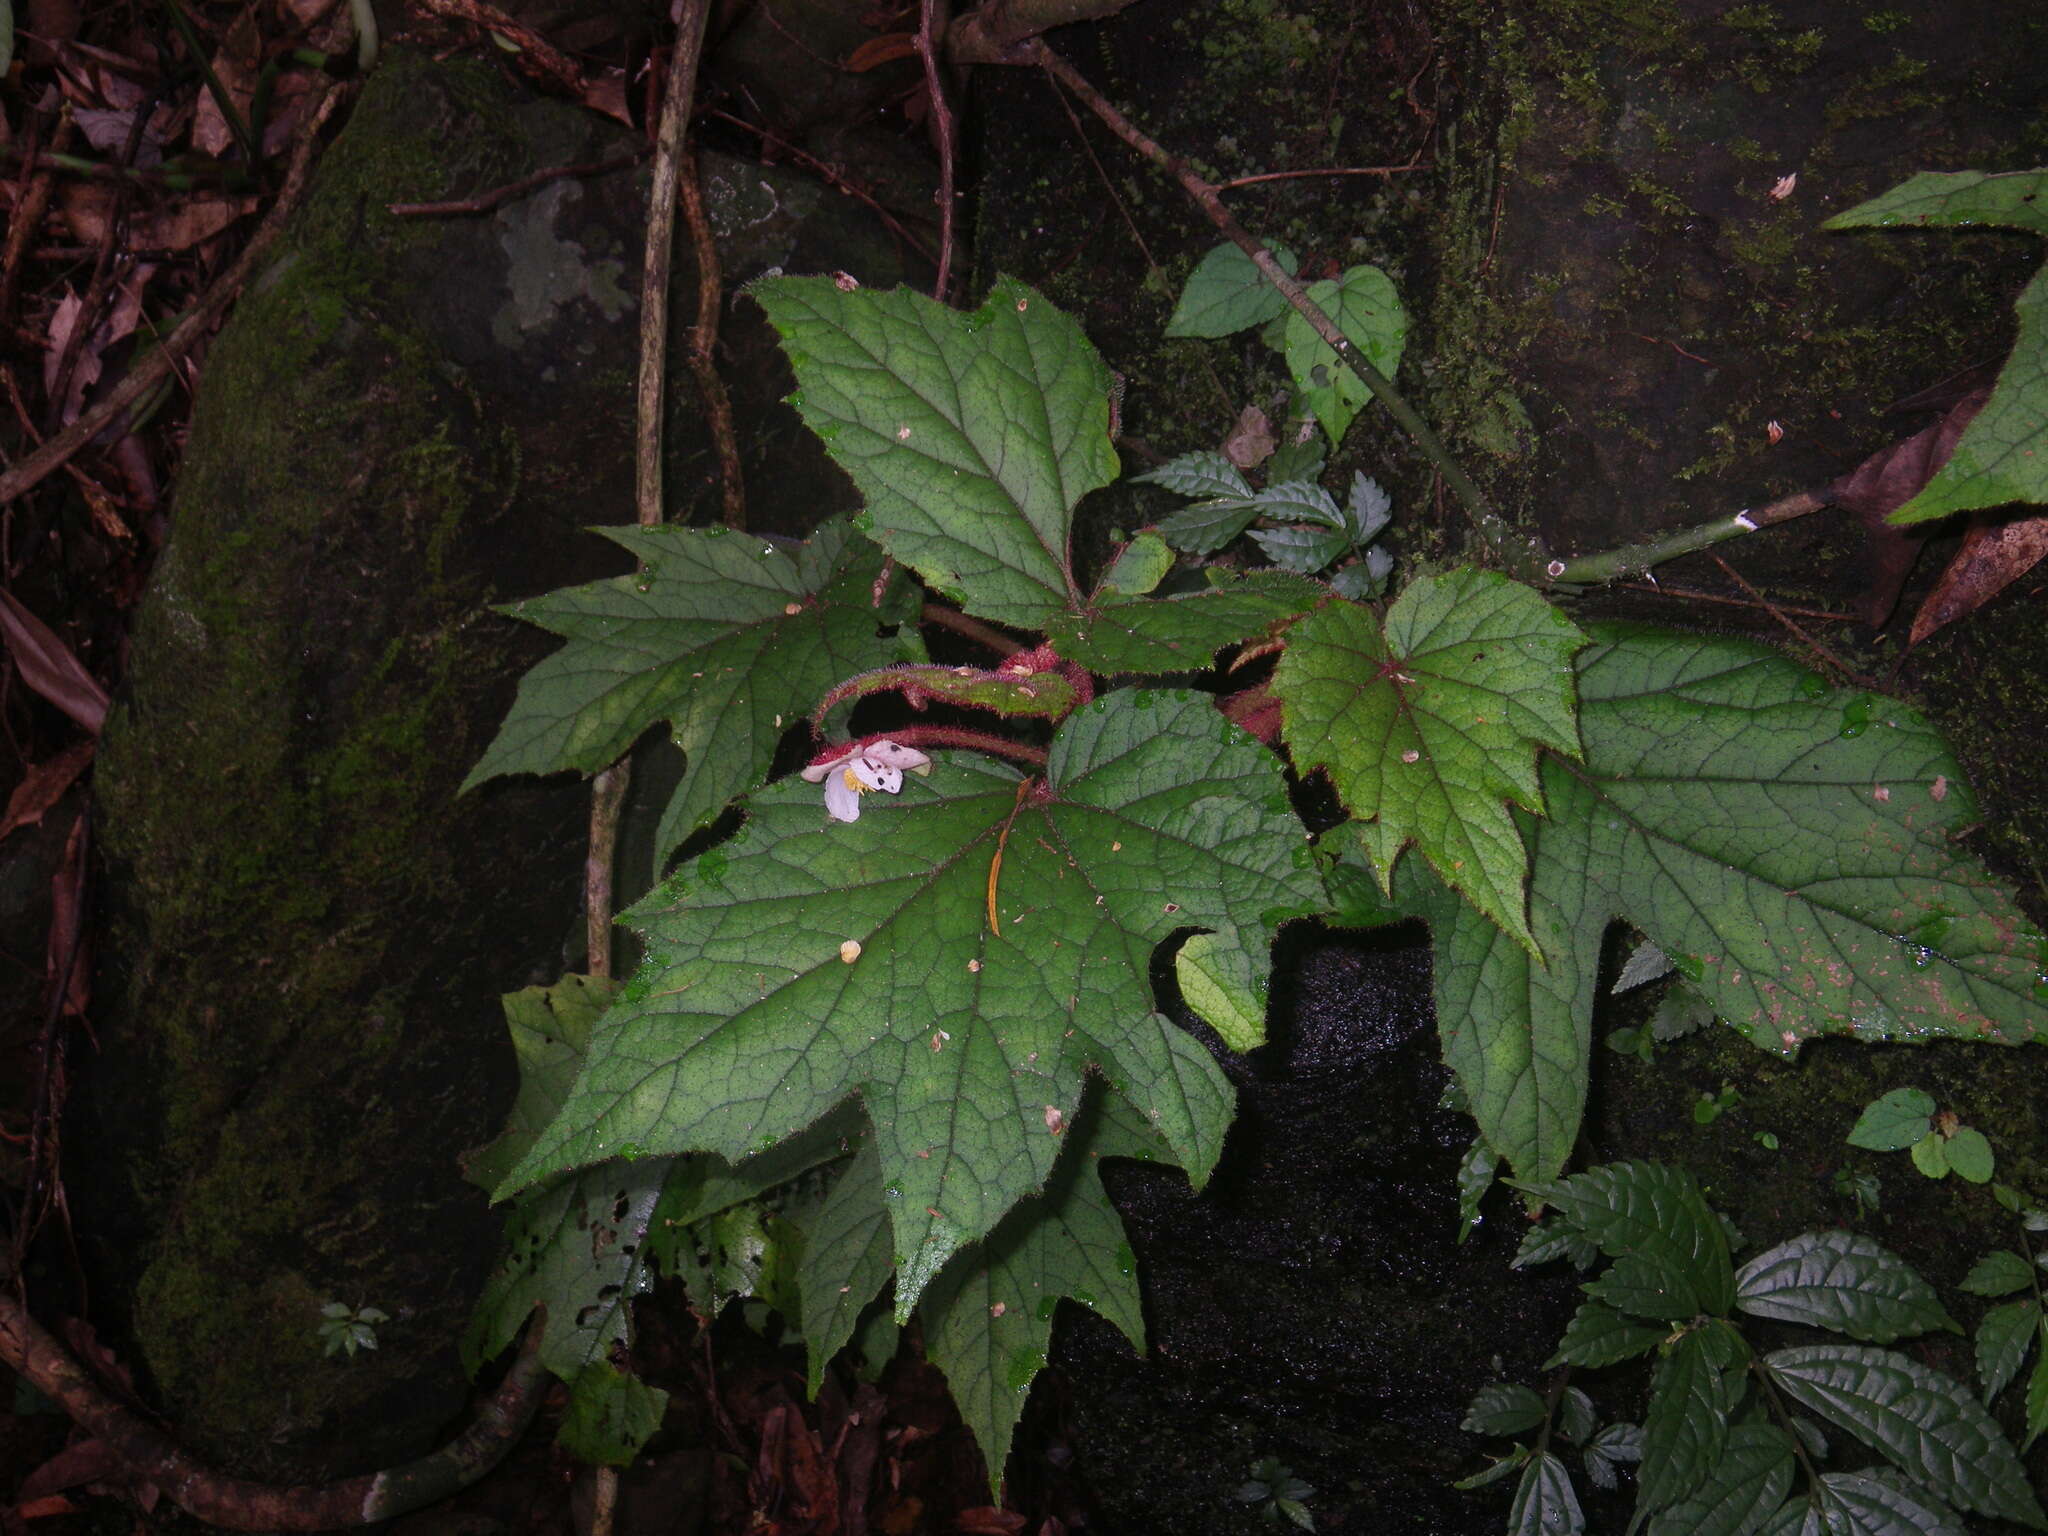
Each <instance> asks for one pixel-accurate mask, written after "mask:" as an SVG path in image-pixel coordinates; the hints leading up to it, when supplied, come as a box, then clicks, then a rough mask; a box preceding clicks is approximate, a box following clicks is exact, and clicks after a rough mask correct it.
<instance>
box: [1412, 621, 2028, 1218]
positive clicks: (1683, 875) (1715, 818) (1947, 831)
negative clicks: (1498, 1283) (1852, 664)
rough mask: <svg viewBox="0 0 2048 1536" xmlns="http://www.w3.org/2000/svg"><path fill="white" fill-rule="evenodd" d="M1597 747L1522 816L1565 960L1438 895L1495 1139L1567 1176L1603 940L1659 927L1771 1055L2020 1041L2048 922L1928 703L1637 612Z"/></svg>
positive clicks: (1552, 774)
mask: <svg viewBox="0 0 2048 1536" xmlns="http://www.w3.org/2000/svg"><path fill="white" fill-rule="evenodd" d="M1578 666H1579V676H1580V693H1579V728H1580V732H1581V735H1582V738H1583V740H1584V743H1585V759H1584V762H1583V763H1582V764H1574V763H1567V762H1565V761H1563V760H1562V759H1559V758H1556V757H1551V758H1548V759H1547V760H1546V761H1545V763H1544V766H1543V788H1544V793H1545V798H1546V800H1547V803H1548V809H1549V815H1548V816H1547V817H1544V818H1541V819H1539V818H1536V817H1533V816H1527V815H1522V814H1520V813H1518V821H1519V824H1520V830H1521V833H1522V836H1523V838H1524V839H1525V840H1526V844H1527V848H1528V853H1529V859H1530V864H1531V874H1530V882H1529V914H1530V923H1531V930H1532V933H1533V935H1534V937H1535V938H1536V940H1537V944H1538V947H1539V949H1540V951H1541V955H1542V960H1543V964H1542V965H1540V966H1539V965H1536V964H1534V963H1532V962H1530V961H1529V960H1528V958H1527V957H1526V956H1525V955H1521V954H1518V953H1516V952H1515V950H1514V948H1513V947H1512V946H1509V945H1508V944H1506V943H1505V942H1504V940H1503V938H1502V935H1501V933H1500V931H1499V930H1498V929H1497V928H1495V926H1494V925H1493V924H1492V923H1491V922H1489V921H1487V920H1485V919H1484V918H1481V917H1479V916H1478V915H1477V914H1476V913H1472V912H1469V911H1466V910H1463V909H1462V907H1461V904H1457V903H1452V902H1449V901H1448V900H1433V899H1432V898H1431V897H1430V896H1429V895H1428V893H1427V891H1426V890H1423V891H1422V894H1420V895H1417V896H1415V897H1414V898H1413V899H1412V900H1411V901H1410V903H1409V905H1410V906H1411V907H1413V908H1415V909H1417V910H1420V911H1422V912H1423V913H1424V914H1425V915H1427V916H1428V917H1429V918H1430V920H1431V923H1432V926H1433V928H1434V936H1435V940H1436V945H1437V962H1436V998H1437V1014H1438V1021H1439V1028H1440V1029H1441V1030H1442V1032H1443V1037H1444V1051H1445V1058H1446V1060H1447V1061H1448V1062H1449V1064H1450V1065H1451V1066H1452V1068H1453V1069H1454V1070H1455V1071H1456V1072H1457V1074H1458V1077H1459V1081H1460V1082H1461V1083H1462V1084H1463V1085H1464V1086H1465V1088H1466V1090H1467V1093H1468V1095H1469V1097H1470V1100H1471V1104H1472V1112H1473V1114H1474V1116H1475V1118H1477V1120H1478V1121H1479V1125H1480V1130H1481V1133H1482V1134H1483V1135H1484V1136H1485V1137H1486V1139H1487V1141H1488V1143H1489V1145H1491V1146H1492V1147H1493V1148H1494V1150H1495V1151H1496V1152H1498V1153H1500V1155H1502V1156H1503V1157H1505V1158H1507V1159H1508V1160H1509V1161H1510V1162H1512V1163H1513V1164H1514V1166H1515V1168H1516V1170H1517V1171H1518V1172H1519V1173H1520V1174H1521V1175H1522V1176H1523V1177H1525V1178H1532V1177H1533V1178H1543V1177H1548V1176H1551V1175H1554V1174H1555V1173H1556V1172H1557V1171H1558V1170H1559V1169H1561V1168H1562V1167H1563V1166H1564V1162H1565V1160H1566V1158H1567V1157H1568V1156H1569V1154H1570V1151H1571V1146H1572V1142H1573V1140H1574V1139H1575V1137H1576V1135H1577V1130H1578V1124H1579V1117H1580V1115H1581V1113H1582V1111H1583V1107H1584V1096H1585V1084H1586V1075H1587V1073H1588V1071H1589V1070H1590V1031H1591V1019H1592V1008H1593V1003H1594V996H1595V986H1594V983H1595V980H1596V978H1597V972H1598V966H1599V959H1600V951H1601V943H1602V939H1603V937H1604V935H1605V933H1606V930H1607V928H1608V926H1609V924H1610V922H1611V920H1613V919H1615V918H1623V919H1625V920H1627V921H1628V922H1629V923H1631V924H1633V925H1635V926H1636V927H1637V928H1640V929H1641V930H1642V931H1643V932H1644V933H1645V934H1646V935H1648V937H1649V938H1650V939H1651V941H1653V942H1654V943H1655V944H1656V945H1657V947H1658V948H1659V949H1660V950H1662V951H1663V952H1664V953H1665V954H1666V955H1668V956H1670V957H1671V958H1672V960H1673V961H1674V963H1675V965H1676V967H1677V969H1678V970H1679V971H1680V972H1681V973H1682V974H1683V975H1684V976H1685V978H1686V980H1687V981H1688V983H1689V984H1690V985H1691V986H1692V987H1693V988H1694V989H1695V990H1696V991H1697V992H1698V994H1699V995H1700V996H1701V997H1702V998H1703V999H1704V1001H1705V1002H1706V1004H1707V1005H1708V1006H1710V1007H1711V1008H1712V1009H1713V1011H1714V1013H1715V1014H1717V1015H1718V1016H1719V1017H1720V1018H1722V1019H1724V1020H1726V1021H1727V1022H1728V1023H1729V1024H1730V1025H1732V1026H1733V1027H1735V1028H1736V1029H1738V1030H1740V1031H1741V1032H1742V1033H1743V1034H1745V1035H1747V1036H1748V1037H1749V1038H1750V1039H1751V1040H1752V1041H1753V1042H1755V1043H1756V1044H1757V1045H1759V1046H1762V1047H1764V1048H1766V1049H1769V1050H1773V1051H1779V1052H1783V1053H1785V1054H1791V1053H1792V1052H1794V1051H1796V1050H1797V1049H1798V1047H1799V1045H1800V1044H1801V1043H1802V1042H1803V1041H1805V1040H1808V1039H1811V1038H1813V1037H1814V1036H1816V1035H1823V1034H1847V1035H1852V1036H1854V1037H1856V1038H1858V1039H1864V1040H1897V1041H1906V1042H1912V1041H1919V1040H1924V1039H1930V1038H1937V1037H1944V1036H1953V1037H1960V1038H1963V1039H1971V1040H1988V1041H1995V1042H2001V1043H2004V1042H2019V1041H2027V1040H2034V1039H2038V1038H2039V1037H2040V1035H2041V1031H2042V1028H2043V1025H2044V1023H2048V1010H2044V1000H2048V988H2044V986H2043V985H2042V984H2041V981H2040V975H2041V971H2040V959H2041V954H2042V947H2041V946H2042V941H2041V939H2040V938H2039V937H2038V935H2036V934H2035V932H2034V931H2033V929H2032V927H2031V925H2030V924H2029V923H2028V922H2027V920H2026V919H2025V917H2024V915H2023V914H2022V913H2021V912H2020V911H2019V909H2018V908H2017V906H2016V905H2015V904H2014V903H2013V900H2012V898H2011V896H2010V894H2009V893H2008V892H2007V891H2006V890H2005V889H2004V887H2002V886H2001V885H2000V884H1999V883H1998V881H1996V880H1995V879H1993V878H1992V876H1991V875H1990V874H1989V873H1987V872H1986V871H1985V870H1984V869H1983V868H1982V866H1980V865H1978V864H1977V863H1976V862H1975V861H1974V860H1972V859H1971V858H1970V857H1969V856H1968V855H1967V854H1966V853H1964V852H1963V851H1962V850H1961V849H1960V848H1959V847H1958V846H1957V844H1956V843H1955V841H1954V840H1953V833H1954V832H1955V830H1956V829H1957V828H1958V827H1960V826H1964V825H1967V824H1968V823H1969V822H1970V821H1972V820H1974V819H1975V817H1976V810H1975V806H1974V802H1973V801H1972V798H1971V796H1970V794H1969V792H1968V790H1967V789H1966V787H1965V786H1964V784H1963V782H1962V780H1961V778H1960V776H1959V770H1958V769H1957V768H1956V765H1955V763H1954V761H1953V759H1952V758H1951V757H1950V756H1949V754H1948V751H1947V749H1946V748H1945V747H1944V746H1943V744H1942V742H1941V740H1940V738H1939V737H1938V736H1936V734H1935V733H1934V732H1933V731H1932V730H1931V729H1930V728H1929V727H1928V726H1927V725H1926V723H1925V722H1924V721H1922V720H1921V719H1920V718H1919V717H1918V716H1917V715H1915V714H1914V713H1913V712H1912V711H1911V710H1909V709H1907V708H1905V707H1904V706H1902V705H1899V704H1897V703H1894V702H1892V701H1889V700H1882V699H1877V698H1874V697H1872V696H1870V695H1866V694H1860V693H1847V692H1833V691H1830V690H1829V689H1828V688H1827V687H1826V686H1825V685H1823V684H1822V683H1821V682H1820V681H1819V680H1818V679H1816V678H1814V677H1812V675H1811V674H1809V673H1807V672H1805V671H1804V670H1803V669H1802V668H1800V667H1797V666H1795V665H1794V664H1792V663H1791V662H1789V661H1787V660H1785V659H1784V658H1783V657H1781V656H1779V655H1777V654H1776V653H1774V652H1772V651H1769V650H1766V649H1765V648H1763V647H1761V646H1758V645H1753V644H1750V643H1748V642H1745V641H1736V640H1717V639H1711V638H1706V637H1701V636H1688V635H1675V634H1669V633H1665V632H1660V631H1653V630H1642V629H1633V628H1625V627H1604V628H1601V629H1599V630H1597V631H1596V632H1595V644H1594V645H1593V646H1592V647H1590V648H1589V649H1588V650H1586V651H1585V652H1583V653H1582V654H1581V655H1580V656H1579V658H1578Z"/></svg>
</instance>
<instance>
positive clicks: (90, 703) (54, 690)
mask: <svg viewBox="0 0 2048 1536" xmlns="http://www.w3.org/2000/svg"><path fill="white" fill-rule="evenodd" d="M0 639H4V640H5V641H6V642H7V651H8V654H9V655H11V656H12V657H13V658H14V665H15V666H16V667H17V668H19V669H20V671H21V680H22V681H23V682H25V683H27V684H28V685H29V687H30V688H32V689H34V690H35V691H36V692H37V693H39V694H41V695H42V696H43V697H44V698H46V699H48V700H49V701H50V702H51V703H52V704H54V705H56V706H57V707H58V708H59V709H61V710H63V711H64V713H65V714H67V715H69V716H70V717H71V718H72V719H74V720H76V721H77V722H78V723H79V724H80V725H82V726H84V727H85V728H86V729H87V730H88V731H91V732H92V733H93V735H95V736H97V735H99V733H100V726H101V725H102V724H104V723H105V721H106V718H107V691H106V689H104V688H102V687H101V686H100V685H99V684H98V683H96V682H94V681H93V676H92V674H91V673H90V672H88V671H86V670H85V668H84V667H83V666H82V665H81V664H80V663H79V660H78V658H77V657H76V656H74V655H72V654H71V647H70V646H68V645H66V644H65V643H64V642H63V641H62V640H60V639H58V638H57V636H56V635H55V634H54V633H53V632H52V631H51V630H50V628H49V626H48V625H46V624H44V623H43V621H42V620H41V619H39V618H37V617H36V616H35V615H34V614H32V613H30V612H29V611H28V610H27V609H26V608H24V607H23V606H22V605H21V601H20V599H19V598H17V597H15V595H14V594H13V593H12V592H8V591H4V590H0Z"/></svg>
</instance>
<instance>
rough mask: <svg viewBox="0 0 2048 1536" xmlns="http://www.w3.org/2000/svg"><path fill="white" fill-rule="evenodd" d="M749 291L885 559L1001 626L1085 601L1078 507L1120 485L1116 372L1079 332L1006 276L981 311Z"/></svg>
mask: <svg viewBox="0 0 2048 1536" xmlns="http://www.w3.org/2000/svg"><path fill="white" fill-rule="evenodd" d="M748 291H749V292H750V293H752V294H753V296H754V297H755V298H756V299H757V300H759V301H760V304H761V307H762V308H763V309H765V310H767V312H768V318H769V320H770V321H771V322H773V324H774V326H775V328H776V330H777V331H778V332H780V333H781V336H782V342H783V350H784V351H785V352H786V353H787V354H788V356H789V361H790V366H791V367H792V368H793V369H794V370H795V371H796V378H797V385H798V392H797V394H795V395H794V396H792V397H791V398H792V400H793V401H794V403H795V404H796V406H797V409H798V410H799V411H800V412H802V414H803V418H804V421H805V422H806V423H807V424H808V425H809V426H810V428H811V430H812V431H814V432H816V433H817V434H818V436H819V437H820V438H821V439H822V440H823V441H824V444H825V449H826V451H827V452H828V453H830V454H831V455H832V458H833V459H834V461H836V462H837V463H838V464H839V466H840V467H841V468H842V469H844V470H845V471H846V472H847V473H848V474H849V475H851V476H852V477H853V482H854V484H855V485H856V486H857V487H858V488H859V490H860V493H861V495H862V497H863V498H865V500H866V502H867V510H866V512H865V513H863V514H862V515H861V518H860V525H861V526H862V527H863V528H865V529H866V530H867V531H868V532H869V533H871V534H872V535H873V536H874V537H875V538H876V539H878V540H879V541H880V542H881V543H882V545H883V546H884V547H885V548H886V549H887V550H888V551H889V553H890V554H892V555H894V556H895V557H896V558H897V559H898V560H900V561H902V562H903V563H904V564H905V565H908V566H910V567H911V568H912V569H913V570H915V571H916V572H917V573H918V574H919V575H920V576H922V577H924V579H925V580H926V581H927V582H929V583H930V584H931V585H932V586H933V587H934V588H936V589H937V590H938V591H939V592H940V593H941V594H943V595H944V596H945V597H946V598H947V599H948V600H950V601H952V602H955V603H958V604H959V605H960V606H961V607H963V608H965V609H966V610H967V611H968V612H969V613H976V614H980V615H981V616H982V617H983V618H988V619H994V620H996V621H998V622H999V623H1004V624H1015V625H1018V626H1020V627H1022V628H1025V629H1042V628H1044V626H1045V624H1046V621H1047V620H1048V619H1050V618H1051V617H1052V615H1054V614H1055V613H1058V612H1060V611H1061V610H1062V609H1065V608H1068V607H1071V606H1074V605H1077V604H1078V603H1079V601H1080V598H1081V592H1080V590H1079V588H1078V587H1077V586H1076V585H1075V581H1074V572H1073V560H1072V554H1071V551H1070V549H1069V540H1068V536H1069V533H1070V530H1071V526H1072V522H1073V510H1074V504H1075V503H1076V502H1078V501H1079V500H1080V499H1081V498H1082V497H1083V496H1085V495H1086V494H1087V493H1088V492H1090V491H1092V490H1094V489H1096V488H1097V487H1099V486H1103V485H1107V484H1108V483H1109V482H1110V481H1111V480H1113V479H1115V478H1116V473H1117V458H1116V453H1115V451H1114V450H1113V449H1112V448H1111V447H1110V442H1109V387H1110V376H1109V370H1108V369H1107V368H1105V367H1104V366H1103V363H1102V359H1101V358H1100V357H1098V356H1097V355H1096V352H1095V349H1094V347H1093V346H1091V345H1090V344H1089V342H1088V338H1087V337H1086V336H1084V335H1083V334H1082V333H1081V329H1080V327H1079V326H1077V325H1076V324H1075V323H1074V322H1073V321H1072V320H1071V319H1069V318H1068V317H1067V316H1066V315H1063V314H1061V313H1060V311H1059V310H1057V309H1055V308H1054V307H1053V306H1052V305H1051V304H1049V303H1047V302H1046V301H1045V300H1044V299H1043V298H1041V297H1040V296H1039V295H1038V294H1036V293H1034V292H1033V291H1032V290H1031V289H1030V288H1027V287H1025V286H1024V285H1023V284H1022V283H1019V282H1015V281H1013V280H1011V279H1009V278H1003V279H1000V280H998V282H997V283H996V285H995V288H994V290H993V291H992V292H991V293H990V294H989V297H988V302H987V303H986V304H984V305H982V307H981V308H980V309H979V310H976V311H975V312H974V313H973V314H963V313H962V312H960V311H959V310H956V309H949V308H947V307H946V306H945V305H943V304H939V303H936V302H934V301H933V300H931V299H928V298H925V297H924V296H923V295H921V294H916V293H912V292H910V291H909V290H908V289H897V290H895V291H893V292H888V293H880V292H874V291H871V290H867V289H859V288H842V287H840V285H839V283H838V282H837V281H835V280H834V279H832V278H825V277H777V278H769V279H767V280H765V281H762V282H758V283H756V284H754V285H753V287H752V288H751V289H749V290H748Z"/></svg>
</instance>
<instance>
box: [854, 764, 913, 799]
mask: <svg viewBox="0 0 2048 1536" xmlns="http://www.w3.org/2000/svg"><path fill="white" fill-rule="evenodd" d="M846 771H847V772H848V773H850V774H852V775H853V776H854V777H855V778H856V779H859V780H860V781H861V783H863V784H865V785H867V787H868V788H869V789H883V790H887V791H888V792H889V793H890V794H892V795H893V794H896V793H897V792H899V791H900V790H901V789H902V788H903V770H902V769H901V768H892V767H890V766H889V765H888V764H887V763H885V762H881V761H879V760H878V759H876V758H874V757H856V758H855V759H854V760H853V761H852V762H850V763H848V764H847V765H846Z"/></svg>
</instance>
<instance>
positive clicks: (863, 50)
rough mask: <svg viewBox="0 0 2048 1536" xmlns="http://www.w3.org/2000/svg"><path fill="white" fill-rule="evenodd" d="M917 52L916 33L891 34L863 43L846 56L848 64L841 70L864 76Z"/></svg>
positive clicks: (872, 38)
mask: <svg viewBox="0 0 2048 1536" xmlns="http://www.w3.org/2000/svg"><path fill="white" fill-rule="evenodd" d="M916 52H917V34H916V33H915V32H889V33H885V34H884V35H882V36H881V37H871V38H869V39H868V40H867V41H866V42H864V43H862V44H861V45H860V46H859V47H858V48H856V49H854V50H853V52H852V53H850V54H848V55H847V56H846V63H845V64H844V65H842V66H841V68H843V69H844V70H845V71H846V72H847V73H848V74H850V75H864V74H866V73H867V72H868V71H869V70H871V69H879V68H880V67H881V66H882V65H884V64H888V63H891V62H892V61H894V60H896V59H907V58H909V57H910V56H911V55H912V54H914V53H916Z"/></svg>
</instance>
